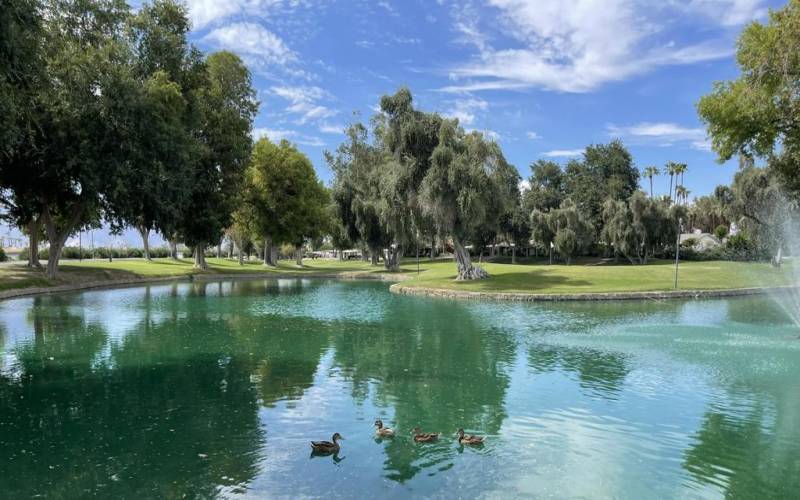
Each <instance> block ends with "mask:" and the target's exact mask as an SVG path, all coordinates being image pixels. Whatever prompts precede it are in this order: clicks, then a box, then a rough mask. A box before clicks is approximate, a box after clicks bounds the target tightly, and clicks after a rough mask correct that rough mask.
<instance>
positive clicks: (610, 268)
mask: <svg viewBox="0 0 800 500" xmlns="http://www.w3.org/2000/svg"><path fill="white" fill-rule="evenodd" d="M209 265H210V269H209V270H208V271H204V272H201V271H198V270H196V269H194V268H192V262H191V260H189V259H181V260H179V261H172V260H169V259H155V260H153V261H151V262H148V261H145V260H143V259H117V260H114V261H113V262H108V261H106V260H89V261H83V262H70V263H65V264H63V265H62V268H61V276H60V277H59V279H58V280H56V281H53V282H51V281H49V280H47V279H46V278H45V277H44V274H43V273H42V272H41V271H32V270H28V269H26V268H25V267H23V266H18V265H4V266H2V267H0V291H3V290H12V289H25V288H33V287H54V286H58V285H68V286H80V285H81V284H85V283H97V282H105V281H107V282H109V284H112V283H113V282H114V281H121V280H134V279H148V278H166V277H173V276H174V277H184V276H188V275H203V276H208V277H212V276H214V275H245V274H249V275H252V274H263V275H264V276H269V275H293V276H294V275H296V276H309V277H313V276H345V275H352V274H356V275H362V276H377V275H381V274H382V273H384V269H383V267H382V266H378V267H373V266H370V265H369V263H367V262H361V261H346V262H342V261H338V260H332V259H318V260H310V259H308V260H306V261H305V266H304V267H302V268H298V267H296V266H295V265H294V263H293V262H291V261H284V262H281V263H280V265H279V266H278V267H277V268H270V267H265V266H263V265H261V264H260V263H259V262H255V261H252V262H248V263H246V264H245V265H244V266H240V265H239V264H238V262H236V261H235V260H227V259H209ZM483 266H484V267H485V268H486V270H487V271H489V273H490V274H491V275H492V277H491V278H490V279H487V280H479V281H470V282H459V281H455V273H456V268H455V264H454V263H453V262H452V261H451V260H447V259H446V260H437V261H435V262H430V261H428V260H420V271H421V272H420V274H419V275H417V273H416V269H417V267H416V263H415V262H414V261H413V260H411V261H406V263H405V264H404V266H403V272H404V274H406V275H408V276H409V277H410V278H411V279H410V280H408V281H405V282H404V283H403V286H404V287H421V288H434V289H445V290H456V291H467V292H489V293H535V294H579V293H605V292H608V293H618V292H644V291H669V290H672V287H673V282H674V276H675V275H674V272H675V268H674V266H673V263H672V262H670V261H654V262H652V263H650V264H648V265H646V266H632V265H627V264H624V265H623V264H620V265H615V264H613V263H608V262H600V261H597V260H582V261H578V262H576V263H575V264H573V265H571V266H564V265H553V266H550V265H547V263H546V262H543V261H521V262H520V263H519V264H516V265H512V264H510V263H505V262H494V263H488V264H483ZM791 266H792V263H791V262H787V263H786V264H785V266H784V267H783V268H782V269H775V268H773V267H771V266H770V265H769V264H766V263H750V262H724V261H713V262H682V263H681V266H680V277H679V286H680V289H682V290H722V289H735V288H749V287H770V286H781V285H788V284H792V283H791V282H792V279H791V276H792V273H791V270H790V267H791Z"/></svg>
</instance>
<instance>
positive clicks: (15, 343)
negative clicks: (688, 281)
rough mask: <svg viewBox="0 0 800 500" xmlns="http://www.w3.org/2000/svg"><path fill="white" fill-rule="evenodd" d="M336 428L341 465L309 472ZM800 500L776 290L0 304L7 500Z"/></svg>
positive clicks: (799, 461)
mask: <svg viewBox="0 0 800 500" xmlns="http://www.w3.org/2000/svg"><path fill="white" fill-rule="evenodd" d="M377 417H380V418H382V419H383V421H384V422H385V423H386V425H388V426H390V427H392V428H395V429H396V430H397V436H396V437H395V438H394V439H391V440H384V441H380V440H376V439H375V437H374V428H373V422H374V420H375V418H377ZM415 426H420V427H421V428H422V429H423V430H426V431H437V432H442V433H443V435H442V438H441V439H440V440H439V442H438V443H432V444H418V443H414V442H413V440H412V439H411V434H410V430H411V429H412V428H413V427H415ZM459 427H464V428H465V429H466V430H467V432H473V433H480V434H482V435H485V436H487V438H486V444H485V445H484V446H482V447H479V448H474V447H462V446H459V445H458V444H457V443H456V440H455V437H454V433H455V431H456V429H457V428H459ZM334 432H339V433H341V434H342V435H343V436H344V437H345V440H344V441H342V449H341V451H340V452H339V454H337V455H335V456H326V457H312V456H311V455H310V447H309V441H310V440H312V439H313V440H317V439H330V436H331V435H332V434H333V433H334ZM798 491H800V340H799V339H798V331H796V330H795V329H794V328H793V327H792V326H791V325H790V324H789V321H788V319H787V318H786V317H785V316H784V315H783V313H782V312H781V311H780V310H779V309H778V308H776V307H775V306H774V305H773V304H772V303H771V302H770V300H769V299H768V298H739V299H726V300H704V301H660V302H656V301H641V302H602V303H553V304H517V303H490V302H458V301H444V300H432V299H427V298H419V297H405V296H396V295H393V294H390V293H389V292H388V285H387V284H384V283H371V282H336V281H323V280H300V279H298V280H263V281H261V280H256V281H246V280H242V281H228V282H211V283H203V282H193V283H178V284H158V285H153V286H144V287H136V288H124V289H118V290H103V291H87V292H83V293H74V294H61V295H48V296H38V297H33V298H25V299H18V300H12V301H6V302H2V303H0V492H2V493H0V496H2V497H4V498H28V497H32V496H37V495H38V496H44V497H48V498H52V497H56V498H73V497H89V496H94V497H100V498H179V497H182V496H186V497H205V498H208V497H225V498H228V497H233V498H236V497H248V498H263V497H290V498H297V497H319V496H327V497H376V496H378V495H380V496H381V497H387V498H408V497H409V496H410V495H416V496H426V497H467V498H471V497H482V498H485V497H493V498H497V497H502V498H508V497H510V496H530V497H537V498H542V497H545V498H546V497H552V498H598V497H604V498H609V497H616V498H632V499H643V498H674V497H681V498H721V497H729V498H787V497H790V496H793V495H796V494H797V492H798Z"/></svg>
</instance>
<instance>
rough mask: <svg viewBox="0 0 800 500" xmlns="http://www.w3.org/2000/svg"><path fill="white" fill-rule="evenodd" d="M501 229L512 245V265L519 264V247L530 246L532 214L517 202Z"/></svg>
mask: <svg viewBox="0 0 800 500" xmlns="http://www.w3.org/2000/svg"><path fill="white" fill-rule="evenodd" d="M501 229H502V231H503V233H505V235H506V237H507V238H508V241H509V242H510V243H512V247H511V263H512V264H516V263H517V247H525V248H527V247H528V245H529V244H530V238H531V225H530V212H529V211H528V210H527V209H526V208H525V207H523V206H522V204H521V203H519V202H517V203H516V204H515V205H514V207H513V210H512V212H511V213H509V214H506V216H505V217H504V218H503V220H502V221H501Z"/></svg>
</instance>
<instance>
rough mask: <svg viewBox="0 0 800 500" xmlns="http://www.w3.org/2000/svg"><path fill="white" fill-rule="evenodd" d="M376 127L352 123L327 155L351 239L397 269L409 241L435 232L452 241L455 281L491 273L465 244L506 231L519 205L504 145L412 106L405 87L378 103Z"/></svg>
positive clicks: (412, 242) (337, 206) (340, 215)
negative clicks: (475, 262)
mask: <svg viewBox="0 0 800 500" xmlns="http://www.w3.org/2000/svg"><path fill="white" fill-rule="evenodd" d="M380 109H381V112H380V113H379V114H378V115H376V116H375V117H373V120H372V129H371V130H368V129H367V127H365V126H364V125H362V124H355V125H353V126H351V127H350V129H349V130H348V131H347V140H346V141H345V142H344V143H343V144H342V145H340V146H339V148H338V149H337V150H336V151H335V152H333V153H328V154H327V155H326V158H327V161H328V163H329V165H330V167H331V170H332V171H333V172H334V175H335V178H334V181H333V187H332V197H333V201H334V206H335V210H334V211H335V213H336V215H337V216H338V218H339V220H340V221H341V226H342V228H343V229H344V232H346V233H347V237H348V239H349V240H350V241H352V242H358V243H360V244H361V245H362V246H363V247H364V248H366V249H368V250H369V253H370V254H371V255H372V259H373V263H377V256H378V255H379V254H382V256H383V260H384V265H385V266H386V267H387V268H389V269H397V268H398V267H399V265H400V257H401V256H402V255H403V254H404V252H405V251H407V250H409V249H410V248H411V246H412V245H414V246H416V245H419V243H420V242H421V241H423V238H425V239H424V241H431V240H432V239H433V236H434V235H437V234H438V235H439V236H440V237H445V238H450V239H451V240H452V243H453V246H454V253H455V258H456V262H457V265H458V266H457V267H458V279H462V280H468V279H476V278H482V277H486V276H488V274H487V273H486V271H485V270H483V269H481V268H480V267H478V266H475V265H473V263H472V260H471V257H470V253H469V251H468V250H467V246H468V245H470V244H472V245H475V244H476V243H477V242H479V241H480V239H481V238H482V235H483V234H486V233H487V232H491V234H497V233H498V232H499V231H501V224H502V221H503V220H506V219H507V218H508V216H509V215H510V214H512V213H513V211H514V210H515V208H516V207H517V206H518V198H519V192H518V191H517V183H518V181H519V175H518V174H517V171H516V169H515V168H514V167H513V166H511V165H510V164H509V163H508V162H507V161H506V160H505V158H504V156H503V154H502V151H501V150H500V147H499V146H498V145H497V144H496V143H495V142H493V141H491V140H489V139H487V138H486V137H485V136H484V135H483V134H481V133H477V132H469V133H468V132H466V131H464V129H463V128H461V127H460V126H459V125H458V122H457V121H455V120H448V119H445V118H443V117H441V116H439V115H438V114H435V113H427V112H424V111H420V110H418V109H416V108H414V106H413V99H412V96H411V93H410V92H409V91H408V89H405V88H402V89H400V90H399V91H398V92H397V93H395V94H394V95H391V96H384V97H383V98H382V99H381V102H380Z"/></svg>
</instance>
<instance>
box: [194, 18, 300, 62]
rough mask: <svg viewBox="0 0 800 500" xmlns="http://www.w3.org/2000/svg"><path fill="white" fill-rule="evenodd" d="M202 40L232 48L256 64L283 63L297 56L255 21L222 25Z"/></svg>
mask: <svg viewBox="0 0 800 500" xmlns="http://www.w3.org/2000/svg"><path fill="white" fill-rule="evenodd" d="M203 40H205V41H207V42H211V43H214V44H216V45H218V46H220V47H223V48H226V49H229V50H232V51H234V52H236V53H238V54H240V55H241V56H242V57H243V58H245V59H246V60H248V61H249V62H251V63H255V64H257V65H271V64H277V65H285V64H287V63H289V62H291V61H294V60H295V59H296V58H297V56H296V55H295V54H294V52H292V51H291V50H290V49H289V48H288V47H287V46H286V44H284V43H283V40H281V39H280V38H279V37H278V36H277V35H275V34H274V33H272V32H271V31H269V30H267V29H266V28H264V27H263V26H261V25H260V24H257V23H250V22H242V23H233V24H229V25H226V26H222V27H220V28H217V29H215V30H213V31H211V32H210V33H209V34H207V35H206V36H205V37H203Z"/></svg>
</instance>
